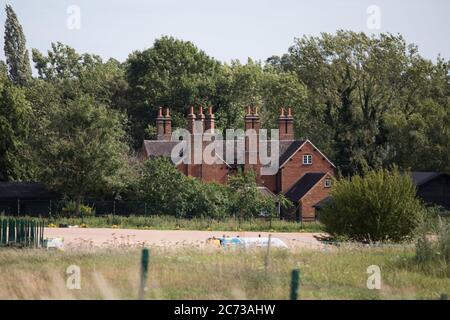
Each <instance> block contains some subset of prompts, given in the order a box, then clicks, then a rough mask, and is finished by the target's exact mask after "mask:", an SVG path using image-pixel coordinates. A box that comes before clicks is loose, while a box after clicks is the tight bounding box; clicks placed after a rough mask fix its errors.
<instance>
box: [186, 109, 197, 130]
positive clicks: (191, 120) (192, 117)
mask: <svg viewBox="0 0 450 320" xmlns="http://www.w3.org/2000/svg"><path fill="white" fill-rule="evenodd" d="M187 118H188V130H189V132H190V133H194V128H195V118H196V116H195V113H194V107H190V111H189V114H188V116H187Z"/></svg>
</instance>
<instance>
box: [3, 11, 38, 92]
mask: <svg viewBox="0 0 450 320" xmlns="http://www.w3.org/2000/svg"><path fill="white" fill-rule="evenodd" d="M5 56H6V64H7V65H8V71H9V77H10V79H11V80H12V81H13V83H14V84H17V85H21V86H24V85H26V84H27V83H28V82H29V80H30V79H31V76H32V74H31V66H30V59H29V56H28V50H27V48H26V39H25V35H24V33H23V29H22V26H21V25H20V23H19V19H18V18H17V15H16V13H15V12H14V10H13V8H12V7H11V6H10V5H6V22H5Z"/></svg>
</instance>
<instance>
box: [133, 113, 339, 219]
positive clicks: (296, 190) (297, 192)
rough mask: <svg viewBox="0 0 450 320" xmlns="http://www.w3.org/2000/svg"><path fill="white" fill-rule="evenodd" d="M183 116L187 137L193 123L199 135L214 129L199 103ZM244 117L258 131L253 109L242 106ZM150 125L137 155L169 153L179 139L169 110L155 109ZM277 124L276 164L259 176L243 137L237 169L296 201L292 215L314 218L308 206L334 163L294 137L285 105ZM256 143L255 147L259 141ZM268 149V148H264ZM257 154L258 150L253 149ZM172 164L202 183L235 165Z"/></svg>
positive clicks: (322, 191)
mask: <svg viewBox="0 0 450 320" xmlns="http://www.w3.org/2000/svg"><path fill="white" fill-rule="evenodd" d="M187 120H188V128H187V129H188V130H189V132H190V134H191V135H192V136H194V135H196V134H197V135H198V134H199V133H198V132H199V131H196V130H194V126H199V127H200V135H202V132H205V131H206V130H211V131H214V129H215V127H214V125H215V123H214V121H215V118H214V114H213V111H212V108H211V107H210V108H209V109H208V112H207V114H204V113H203V108H202V107H200V109H199V112H198V114H195V113H194V108H193V107H191V108H190V113H189V114H188V117H187ZM244 122H245V128H244V130H247V129H253V130H255V131H256V133H257V134H259V130H260V124H261V122H260V116H259V115H258V111H257V108H255V109H253V110H252V109H251V108H248V110H247V114H246V115H245V118H244ZM196 128H198V127H196ZM156 129H157V138H156V140H144V142H143V146H142V150H141V152H140V157H141V159H142V160H146V159H148V158H150V157H157V156H164V157H170V155H171V152H172V149H173V148H174V147H175V146H176V145H177V144H178V143H179V141H171V135H172V121H171V116H170V111H169V109H166V112H165V114H164V115H163V110H162V108H160V109H159V113H158V116H157V118H156ZM278 129H279V159H278V161H279V169H278V171H277V172H276V174H272V175H261V172H260V170H259V169H260V168H261V165H260V164H259V162H258V163H256V164H249V162H248V158H249V151H248V150H249V148H248V141H247V140H246V141H245V161H244V163H243V164H242V165H241V168H242V170H244V171H245V170H250V169H253V170H254V171H255V172H256V174H257V182H258V184H259V185H260V186H261V187H265V188H267V189H268V190H270V192H272V193H274V194H278V193H284V194H285V195H286V197H287V198H288V199H290V200H291V201H292V202H293V203H294V204H295V205H296V212H295V215H296V217H297V219H302V220H314V219H315V208H314V205H315V204H316V203H317V202H319V201H321V200H323V199H324V198H326V197H327V196H328V194H329V192H330V187H331V183H332V177H333V176H334V173H335V168H336V167H335V165H334V164H333V163H332V162H331V161H330V160H329V159H328V158H327V157H326V156H325V155H324V154H323V153H322V152H321V151H320V150H319V149H318V148H317V147H316V146H315V145H314V144H313V143H312V142H311V141H309V140H295V139H294V118H293V116H292V114H291V109H290V108H288V110H287V114H286V113H285V110H284V108H281V111H280V115H279V117H278ZM202 143H203V144H202V148H205V147H206V145H207V143H205V142H202ZM224 148H225V147H224ZM257 148H259V143H258V147H257ZM271 148H272V146H271V145H269V149H271ZM270 152H271V150H269V153H270ZM257 153H258V155H259V149H257ZM258 159H259V158H258ZM176 167H177V169H178V170H179V171H181V172H182V173H184V174H186V175H189V176H193V177H196V178H198V179H200V180H201V181H202V182H205V183H208V182H217V183H223V184H225V183H227V179H228V176H229V175H232V174H234V173H235V172H236V171H237V168H238V167H239V166H237V165H235V164H233V163H231V164H230V163H227V162H226V161H225V160H223V159H222V158H220V161H218V162H216V163H214V164H206V163H204V162H202V163H201V164H185V163H182V162H180V163H177V164H176Z"/></svg>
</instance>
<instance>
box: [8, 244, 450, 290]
mask: <svg viewBox="0 0 450 320" xmlns="http://www.w3.org/2000/svg"><path fill="white" fill-rule="evenodd" d="M264 257H265V250H250V251H244V250H222V249H220V250H219V249H217V250H216V249H212V248H211V250H209V249H206V250H197V249H171V250H169V249H163V248H160V249H156V248H151V256H150V269H149V280H148V290H147V292H146V298H147V299H287V298H288V297H289V285H290V273H291V270H292V269H293V268H297V267H298V268H300V270H301V287H300V299H438V298H439V296H440V294H441V293H444V292H446V293H448V292H449V291H450V278H449V277H448V276H446V274H445V272H441V271H442V270H440V269H439V268H437V269H434V270H435V272H434V274H433V273H430V272H428V273H424V272H423V271H422V270H421V267H420V266H418V265H417V264H416V262H415V261H414V259H413V257H414V248H413V247H412V246H410V245H408V246H403V247H400V246H399V247H389V248H387V247H382V248H373V247H372V248H369V247H355V246H344V247H339V248H337V247H330V250H326V251H319V250H316V251H312V250H306V249H298V250H295V249H294V250H272V252H271V255H270V264H269V268H268V270H267V272H266V271H265V269H264ZM139 260H140V251H139V250H136V249H120V250H119V249H103V250H96V251H89V250H85V251H69V252H55V251H44V250H13V249H6V248H3V249H1V250H0V273H1V277H0V299H49V298H50V299H135V298H136V297H137V291H138V282H139V280H138V279H139ZM70 265H77V266H79V267H80V268H81V289H80V290H69V289H67V288H66V278H67V275H66V269H67V267H68V266H70ZM370 265H378V266H379V267H380V268H381V289H380V290H369V289H367V286H366V282H367V277H368V274H367V273H366V270H367V267H368V266H370Z"/></svg>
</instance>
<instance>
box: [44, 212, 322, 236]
mask: <svg viewBox="0 0 450 320" xmlns="http://www.w3.org/2000/svg"><path fill="white" fill-rule="evenodd" d="M45 221H46V222H47V225H51V226H55V227H58V226H60V225H70V226H81V225H82V224H84V225H85V226H87V227H89V228H123V229H144V230H205V231H206V230H208V231H270V232H320V231H323V226H322V224H320V223H317V222H307V223H297V222H292V221H285V220H279V219H276V218H273V219H261V218H249V219H245V220H244V219H238V218H233V217H228V218H223V219H221V220H217V219H214V218H207V217H194V218H192V219H185V218H177V217H175V216H167V215H165V216H160V215H149V216H133V215H131V216H128V217H122V216H113V215H108V216H102V217H84V218H83V219H81V218H74V217H59V218H55V219H46V220H45Z"/></svg>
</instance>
